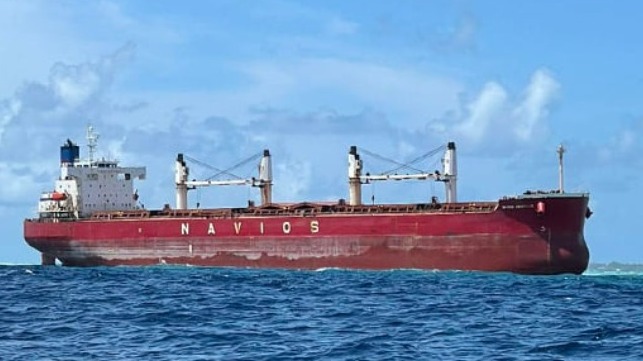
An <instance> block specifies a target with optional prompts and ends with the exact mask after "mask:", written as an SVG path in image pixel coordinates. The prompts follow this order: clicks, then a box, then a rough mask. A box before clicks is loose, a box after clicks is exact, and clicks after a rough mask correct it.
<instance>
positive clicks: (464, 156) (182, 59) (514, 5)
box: [0, 0, 643, 263]
mask: <svg viewBox="0 0 643 361" xmlns="http://www.w3.org/2000/svg"><path fill="white" fill-rule="evenodd" d="M641 13H643V5H641V4H640V3H639V2H634V1H621V2H618V3H608V2H599V1H591V2H590V1H558V2H554V1H548V2H535V1H534V2H516V1H485V2H473V1H453V2H451V1H449V2H447V1H431V2H429V1H401V2H384V1H381V2H377V1H271V0H266V1H238V0H235V1H193V2H188V3H180V2H176V1H154V2H149V1H148V2H143V1H139V2H133V1H94V2H78V1H56V2H53V1H13V0H0V181H1V184H3V187H1V188H0V216H1V217H2V218H1V219H2V221H1V222H0V225H1V226H2V229H3V236H4V237H3V239H2V242H0V262H6V263H37V262H39V256H38V254H37V253H36V252H35V251H33V250H31V249H30V248H29V247H28V246H27V245H26V244H25V243H24V241H23V239H22V221H23V219H24V218H27V217H33V216H35V214H36V206H37V201H38V197H39V194H40V192H42V191H46V190H50V189H51V188H52V187H53V182H54V180H55V178H56V177H57V175H58V172H59V169H58V147H59V146H60V145H62V143H63V142H64V140H65V139H67V138H71V139H74V140H76V141H77V142H78V143H80V144H85V140H84V139H83V138H84V132H85V127H86V126H87V124H89V123H91V124H93V125H94V127H95V128H96V130H97V131H98V132H99V133H100V142H99V147H100V150H99V153H101V154H103V155H104V156H109V157H115V158H118V159H119V160H121V161H122V162H123V163H124V164H125V165H132V166H134V165H144V166H147V169H148V178H147V179H146V180H145V181H143V182H140V183H139V184H137V188H138V189H139V193H140V195H141V200H142V201H143V203H144V204H145V205H146V207H148V208H156V207H161V206H162V205H163V204H165V203H172V202H173V200H174V189H173V184H172V181H173V173H172V167H173V159H174V158H175V156H176V153H177V152H184V153H186V154H188V155H190V156H191V157H193V158H196V159H199V160H202V161H205V162H207V163H209V164H211V165H214V166H218V167H226V166H228V165H231V164H234V163H236V162H237V161H239V160H240V159H243V158H245V157H246V156H249V155H252V154H255V153H257V152H259V151H260V150H262V149H264V148H269V149H270V150H271V152H272V154H273V155H274V160H273V161H274V168H275V183H276V184H275V188H274V199H275V200H276V201H300V200H336V199H338V198H345V197H346V196H347V181H346V179H345V177H346V152H347V150H348V147H349V146H350V145H353V144H355V145H358V146H360V147H363V148H365V149H368V150H372V151H375V152H377V153H380V154H383V155H386V156H388V157H390V158H395V159H400V160H405V159H406V160H408V159H411V158H413V157H414V156H417V155H419V154H422V153H425V152H426V151H428V150H430V149H433V148H434V147H435V146H437V145H440V144H443V143H445V142H446V141H449V140H454V141H456V143H457V144H458V151H459V170H460V178H459V198H460V200H496V199H498V198H499V197H502V196H504V195H513V194H519V193H522V192H523V191H524V190H527V189H554V188H556V186H557V163H556V154H555V149H556V145H557V144H559V143H561V142H562V143H563V144H565V146H566V147H567V149H568V153H567V154H566V155H567V158H566V163H567V168H566V189H567V190H568V191H585V192H590V193H591V201H590V206H591V207H592V209H593V210H594V212H595V213H594V215H593V216H592V218H591V219H590V220H589V222H588V223H587V226H586V238H587V241H588V244H589V247H590V251H591V254H592V256H591V257H592V258H591V261H592V262H610V261H620V262H629V263H643V241H641V240H640V236H639V234H640V231H639V229H638V222H639V221H640V218H641V216H643V211H641V206H640V202H642V201H643V181H642V175H643V159H642V158H641V156H640V155H641V153H642V151H643V144H642V142H641V137H642V136H643V72H642V71H641V64H643V45H641V42H640V34H643V22H641V21H640V14H641ZM82 151H86V150H85V149H83V150H82ZM365 162H366V168H367V169H370V170H372V171H374V172H375V171H377V170H380V171H381V170H385V168H386V165H383V164H381V163H378V162H377V161H376V160H374V159H368V158H366V159H365ZM378 167H379V168H378ZM432 167H434V164H426V168H427V169H433V168H432ZM192 168H193V170H194V174H195V176H197V177H199V176H201V177H207V176H209V175H211V174H210V173H211V171H209V170H207V169H198V167H196V166H194V167H192ZM239 172H240V173H242V175H244V176H245V175H252V169H242V170H239ZM364 194H365V198H370V196H371V195H375V197H376V200H377V201H380V202H407V201H411V202H421V201H424V200H426V199H428V198H429V197H430V196H431V195H437V196H439V197H442V198H443V197H444V196H443V190H442V188H441V187H440V185H438V184H428V183H403V184H400V183H397V182H396V183H395V184H392V185H385V184H378V185H376V186H374V187H365V189H364ZM190 197H191V198H190V201H191V202H192V204H194V202H196V201H199V202H201V204H203V205H204V206H217V205H222V206H234V205H243V204H245V202H246V200H247V199H255V200H257V199H258V194H257V192H256V191H255V190H249V189H245V188H226V189H211V190H203V191H199V192H197V193H193V194H191V196H190Z"/></svg>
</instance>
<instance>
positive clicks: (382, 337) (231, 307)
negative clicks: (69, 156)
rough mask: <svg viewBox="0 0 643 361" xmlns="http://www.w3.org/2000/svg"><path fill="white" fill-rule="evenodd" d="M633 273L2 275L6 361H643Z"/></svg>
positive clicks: (55, 270)
mask: <svg viewBox="0 0 643 361" xmlns="http://www.w3.org/2000/svg"><path fill="white" fill-rule="evenodd" d="M623 268H624V267H614V266H613V265H612V266H600V267H599V266H596V267H594V268H593V269H590V271H588V272H587V273H586V274H585V275H582V276H571V275H566V276H553V277H542V276H519V275H513V274H487V273H476V272H431V271H384V272H379V271H377V272H376V271H348V270H333V269H330V270H318V271H283V270H249V269H220V268H219V269H217V268H192V267H147V268H144V267H143V268H138V267H131V268H130V267H116V268H64V267H40V266H0V360H90V359H100V360H134V359H137V360H138V359H142V360H643V267H640V266H630V267H629V268H627V269H623Z"/></svg>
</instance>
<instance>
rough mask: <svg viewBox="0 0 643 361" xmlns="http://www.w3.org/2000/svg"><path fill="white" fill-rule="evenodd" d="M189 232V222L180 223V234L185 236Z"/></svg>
mask: <svg viewBox="0 0 643 361" xmlns="http://www.w3.org/2000/svg"><path fill="white" fill-rule="evenodd" d="M188 234H190V224H189V223H181V235H182V236H187V235H188Z"/></svg>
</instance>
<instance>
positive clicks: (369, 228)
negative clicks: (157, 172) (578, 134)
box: [24, 127, 591, 274]
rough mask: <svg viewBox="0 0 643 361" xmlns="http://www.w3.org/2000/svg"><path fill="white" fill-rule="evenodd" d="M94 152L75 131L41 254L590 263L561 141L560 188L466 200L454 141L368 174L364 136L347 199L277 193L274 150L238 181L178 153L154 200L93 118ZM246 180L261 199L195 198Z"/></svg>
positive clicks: (336, 263) (35, 240) (41, 213)
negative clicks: (420, 197)
mask: <svg viewBox="0 0 643 361" xmlns="http://www.w3.org/2000/svg"><path fill="white" fill-rule="evenodd" d="M87 140H88V147H89V158H88V159H85V160H81V159H80V150H79V146H78V145H76V144H74V143H73V142H71V141H69V140H67V142H66V143H65V144H64V145H63V146H62V147H61V149H60V178H59V179H58V180H57V181H56V183H55V187H54V190H53V191H50V192H45V193H43V194H42V195H41V197H40V201H39V204H38V217H37V218H33V219H26V220H25V222H24V237H25V240H26V242H27V243H28V244H29V245H30V246H32V247H33V248H35V249H37V250H38V251H39V252H40V253H41V257H42V264H43V265H54V264H56V263H60V264H62V265H63V266H116V265H136V266H139V265H158V264H178V265H197V266H225V267H256V268H291V269H319V268H327V267H337V268H348V269H436V270H476V271H497V272H515V273H521V274H561V273H575V274H580V273H582V272H583V271H585V269H586V268H587V264H588V260H589V251H588V248H587V245H586V243H585V239H584V235H583V228H584V223H585V219H586V218H588V217H589V215H590V214H591V212H590V210H589V208H588V200H589V195H588V194H586V193H565V192H564V191H563V185H562V184H563V182H562V156H563V151H564V150H563V149H562V147H559V149H558V154H559V165H560V169H559V173H560V174H559V175H560V186H559V189H558V190H555V191H550V192H526V193H525V194H522V195H518V196H507V197H503V198H501V199H499V200H497V201H493V202H478V201H475V202H458V201H457V190H456V185H457V163H456V147H455V144H454V143H452V142H451V143H448V144H447V145H446V146H445V147H443V149H444V152H445V153H444V157H443V159H442V165H443V169H442V171H435V172H433V173H428V172H427V173H417V174H404V175H398V174H382V175H371V174H369V173H366V174H363V173H362V168H363V164H362V160H361V159H360V155H359V154H358V150H357V148H356V147H351V148H350V150H349V153H348V185H349V187H348V188H349V196H348V200H347V201H346V200H339V201H337V202H331V203H329V202H302V203H296V204H293V203H288V204H286V203H275V202H273V201H272V185H273V180H272V166H271V155H270V152H269V151H267V150H265V151H264V152H263V155H262V156H261V160H260V162H259V175H258V177H256V178H255V177H253V178H250V179H234V180H230V181H213V180H203V181H197V180H188V176H189V168H188V166H187V163H186V159H187V157H184V156H183V155H182V154H179V155H178V156H177V158H176V161H175V185H176V204H175V207H170V206H169V205H166V206H165V207H164V208H163V209H156V210H148V209H145V208H143V207H142V206H141V205H140V204H139V203H138V202H137V198H138V195H137V192H136V191H134V186H133V181H134V180H135V179H144V178H145V174H146V170H145V168H144V167H121V166H119V164H118V162H117V161H114V160H105V159H101V160H94V159H93V153H94V151H95V148H96V142H97V136H96V134H95V133H93V131H92V129H91V127H90V128H88V132H87ZM403 179H415V180H432V181H438V182H443V183H444V185H445V189H446V197H445V201H444V202H438V201H437V199H435V198H434V199H432V200H431V201H428V202H425V203H414V204H363V203H362V195H361V187H362V185H363V184H366V183H370V182H376V181H385V180H403ZM216 185H248V186H253V187H257V188H259V189H260V192H261V204H260V205H257V206H255V205H253V204H251V203H249V205H248V206H247V207H240V208H212V209H202V208H198V207H197V208H189V207H188V197H187V194H188V190H190V189H194V188H196V187H204V186H216Z"/></svg>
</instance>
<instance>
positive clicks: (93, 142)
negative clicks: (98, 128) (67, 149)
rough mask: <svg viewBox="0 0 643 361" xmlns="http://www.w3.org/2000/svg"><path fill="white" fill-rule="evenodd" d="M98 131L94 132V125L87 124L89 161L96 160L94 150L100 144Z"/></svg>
mask: <svg viewBox="0 0 643 361" xmlns="http://www.w3.org/2000/svg"><path fill="white" fill-rule="evenodd" d="M98 137H99V135H98V133H94V127H92V126H91V125H88V126H87V148H89V163H90V164H91V163H92V162H93V161H94V151H95V150H96V146H97V145H98Z"/></svg>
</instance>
